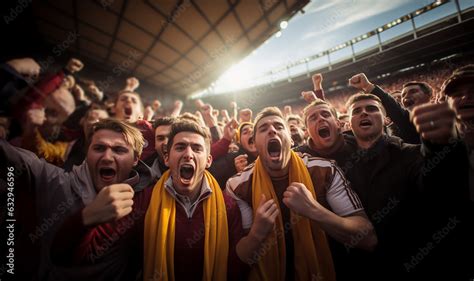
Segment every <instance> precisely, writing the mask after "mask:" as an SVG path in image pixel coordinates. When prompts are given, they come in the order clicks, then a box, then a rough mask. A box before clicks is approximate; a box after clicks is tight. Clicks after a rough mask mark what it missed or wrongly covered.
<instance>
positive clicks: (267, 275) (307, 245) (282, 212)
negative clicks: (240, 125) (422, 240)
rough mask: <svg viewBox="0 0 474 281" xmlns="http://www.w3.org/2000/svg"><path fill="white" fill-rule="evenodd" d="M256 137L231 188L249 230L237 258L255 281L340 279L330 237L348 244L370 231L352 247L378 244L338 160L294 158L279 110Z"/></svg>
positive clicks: (263, 119) (261, 122) (269, 111)
mask: <svg viewBox="0 0 474 281" xmlns="http://www.w3.org/2000/svg"><path fill="white" fill-rule="evenodd" d="M253 135H254V141H255V144H256V147H257V151H258V154H259V156H258V158H257V160H256V161H255V164H254V165H252V166H251V168H249V169H246V170H245V171H243V172H242V173H240V174H238V175H236V176H234V177H232V178H230V179H229V181H228V182H227V189H226V191H227V192H229V194H231V195H232V196H234V198H236V199H237V200H238V204H239V207H240V209H241V212H242V221H243V224H244V228H245V229H246V230H247V231H248V234H247V236H246V237H244V238H243V239H242V240H241V241H240V242H239V243H238V244H237V253H238V254H239V257H240V258H241V259H242V260H245V261H246V262H247V263H248V264H250V265H252V271H251V273H250V276H251V279H252V280H254V279H255V280H311V278H312V276H313V277H314V276H318V278H321V279H324V280H335V273H334V268H333V264H332V258H331V254H330V250H329V247H328V244H327V238H326V233H327V234H328V235H330V236H333V237H334V238H335V239H337V240H338V241H341V242H342V243H349V244H350V243H351V241H350V240H351V237H353V236H354V235H355V234H356V233H357V232H358V231H359V230H360V229H364V230H367V235H365V236H364V237H362V238H361V239H359V240H358V241H353V242H352V244H351V245H352V247H361V248H364V249H368V250H369V249H372V248H374V247H375V245H376V244H377V237H376V235H375V232H373V229H372V225H371V224H370V222H369V220H368V219H367V217H366V216H365V213H364V211H363V208H362V205H361V204H360V201H359V199H358V197H357V195H356V194H355V193H354V192H353V191H352V190H351V189H350V187H349V186H348V184H347V181H346V180H345V178H344V176H343V174H342V172H341V171H340V169H339V168H338V167H337V166H335V164H334V162H332V161H329V160H325V159H322V158H318V159H316V158H310V157H305V158H304V159H301V158H300V157H299V156H297V155H296V153H294V152H292V150H291V144H292V140H291V137H290V132H289V130H288V126H287V125H286V121H285V119H284V117H283V115H282V113H281V111H280V110H279V109H278V108H274V107H273V108H272V107H270V108H265V109H263V110H262V111H261V112H260V113H259V114H258V115H257V117H256V119H255V129H254V134H253Z"/></svg>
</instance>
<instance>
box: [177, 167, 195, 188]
mask: <svg viewBox="0 0 474 281" xmlns="http://www.w3.org/2000/svg"><path fill="white" fill-rule="evenodd" d="M193 175H194V166H193V165H190V164H183V165H181V167H180V168H179V177H180V178H181V182H182V183H184V184H189V183H190V182H191V179H192V178H193Z"/></svg>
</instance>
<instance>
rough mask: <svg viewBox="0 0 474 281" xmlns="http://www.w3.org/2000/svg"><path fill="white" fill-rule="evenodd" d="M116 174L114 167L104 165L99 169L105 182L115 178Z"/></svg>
mask: <svg viewBox="0 0 474 281" xmlns="http://www.w3.org/2000/svg"><path fill="white" fill-rule="evenodd" d="M116 174H117V172H116V171H115V170H114V169H113V168H109V167H104V168H100V169H99V175H100V178H101V179H102V180H103V181H105V182H109V181H112V180H113V179H115V175H116Z"/></svg>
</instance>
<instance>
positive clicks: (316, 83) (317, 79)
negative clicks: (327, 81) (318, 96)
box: [311, 73, 323, 90]
mask: <svg viewBox="0 0 474 281" xmlns="http://www.w3.org/2000/svg"><path fill="white" fill-rule="evenodd" d="M311 79H312V80H313V89H314V90H321V84H322V83H323V75H322V74H321V73H316V74H314V75H313V76H312V77H311Z"/></svg>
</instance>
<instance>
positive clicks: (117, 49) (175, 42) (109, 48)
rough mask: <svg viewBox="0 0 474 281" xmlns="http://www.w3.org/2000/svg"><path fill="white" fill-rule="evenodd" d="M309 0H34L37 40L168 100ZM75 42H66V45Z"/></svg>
mask: <svg viewBox="0 0 474 281" xmlns="http://www.w3.org/2000/svg"><path fill="white" fill-rule="evenodd" d="M308 1H309V0H259V1H253V0H227V1H225V0H219V1H211V0H184V1H181V0H180V1H176V0H145V1H125V0H115V1H113V0H100V1H98V0H97V1H94V0H90V1H78V0H72V1H59V0H57V1H35V2H33V12H34V15H35V19H36V24H37V26H38V30H39V32H40V36H41V37H42V38H43V39H45V40H46V41H47V42H49V43H51V44H54V45H55V46H57V47H58V46H59V47H60V46H61V44H67V43H68V42H73V43H71V46H68V48H69V51H70V52H71V53H72V54H74V55H76V56H79V57H80V58H81V59H83V60H84V61H85V63H86V64H94V65H95V66H97V67H99V68H101V69H102V70H104V71H105V72H109V73H110V71H111V70H114V69H118V68H120V69H121V70H124V71H126V72H128V73H129V75H133V76H136V77H138V78H139V79H140V80H141V81H146V82H148V83H151V84H153V85H154V86H157V87H158V91H160V92H162V93H167V94H177V95H189V94H191V93H193V92H195V91H197V90H200V89H202V88H206V87H207V86H209V84H210V83H211V82H212V81H214V80H216V78H217V77H218V76H219V75H220V74H222V72H223V71H225V70H226V69H227V68H228V67H229V66H230V65H231V64H232V63H235V62H236V61H238V60H240V59H242V58H243V57H244V56H246V55H247V54H248V53H250V52H251V51H252V50H254V49H255V48H256V47H258V46H259V45H261V44H262V43H263V42H264V41H265V40H267V39H268V38H269V37H270V36H271V35H272V34H273V33H275V32H277V31H278V29H279V24H280V22H281V21H282V20H287V19H289V18H290V17H292V16H293V15H294V14H295V13H296V12H298V11H299V10H300V9H301V8H302V7H303V6H305V5H306V4H307V2H308ZM71 38H72V39H74V40H72V39H71Z"/></svg>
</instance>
